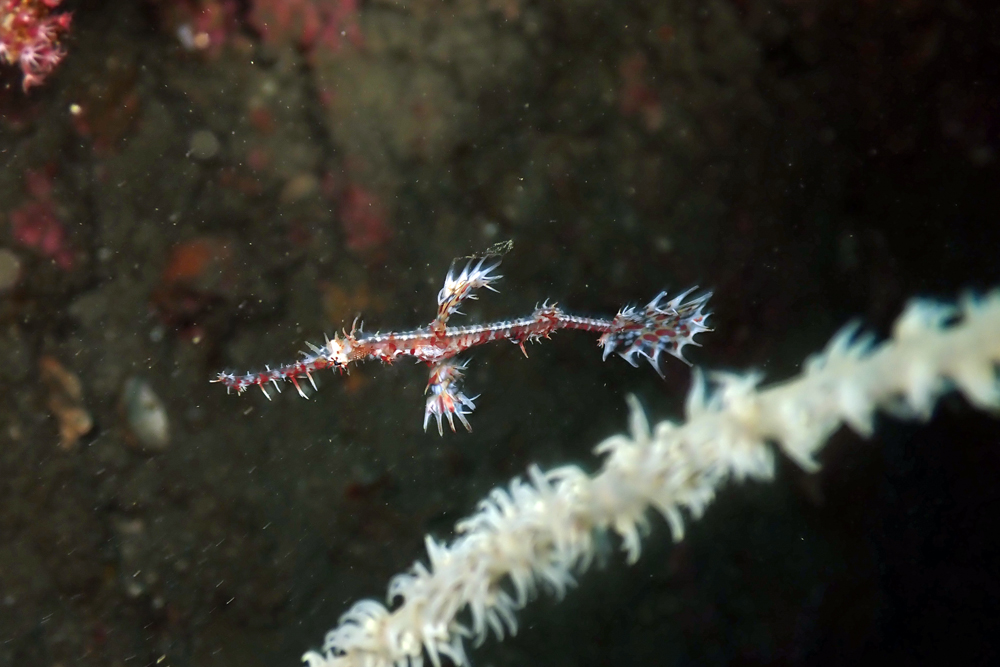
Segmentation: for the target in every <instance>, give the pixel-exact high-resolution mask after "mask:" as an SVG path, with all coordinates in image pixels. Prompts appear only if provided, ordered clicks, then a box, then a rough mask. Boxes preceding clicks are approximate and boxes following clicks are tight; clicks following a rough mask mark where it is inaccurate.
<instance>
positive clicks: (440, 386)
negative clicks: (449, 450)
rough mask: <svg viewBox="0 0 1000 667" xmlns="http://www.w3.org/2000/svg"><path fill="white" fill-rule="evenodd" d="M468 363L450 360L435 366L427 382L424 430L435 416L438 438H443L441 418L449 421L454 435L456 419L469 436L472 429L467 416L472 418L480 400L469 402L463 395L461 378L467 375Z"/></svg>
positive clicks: (474, 398) (470, 399)
mask: <svg viewBox="0 0 1000 667" xmlns="http://www.w3.org/2000/svg"><path fill="white" fill-rule="evenodd" d="M468 363H469V362H468V361H463V362H458V361H457V360H455V359H449V360H447V361H442V362H441V363H439V364H436V365H435V366H434V367H433V368H432V369H431V373H430V377H429V378H428V380H427V389H426V390H425V391H424V393H425V394H427V402H426V404H425V406H424V430H425V431H426V430H427V422H428V421H429V420H430V418H431V417H432V416H433V417H434V418H435V419H436V420H437V427H438V435H444V428H443V427H442V423H441V418H442V417H444V418H446V419H447V420H448V425H449V426H450V427H451V430H452V432H454V431H455V417H458V421H460V422H462V426H464V427H465V430H466V431H468V432H469V433H471V432H472V426H471V425H470V424H469V420H468V419H466V417H465V416H466V415H469V414H472V411H473V410H475V409H476V404H475V402H474V401H475V400H476V399H477V398H479V397H478V396H473V397H472V398H469V397H468V396H466V395H465V394H464V393H462V388H461V384H462V377H463V376H464V375H465V367H466V366H467V365H468Z"/></svg>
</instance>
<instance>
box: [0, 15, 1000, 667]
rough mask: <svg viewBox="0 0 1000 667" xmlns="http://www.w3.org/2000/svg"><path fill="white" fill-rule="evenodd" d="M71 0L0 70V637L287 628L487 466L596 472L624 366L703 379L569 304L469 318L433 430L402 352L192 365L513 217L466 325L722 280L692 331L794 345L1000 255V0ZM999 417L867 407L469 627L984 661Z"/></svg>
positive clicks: (239, 639) (10, 659)
mask: <svg viewBox="0 0 1000 667" xmlns="http://www.w3.org/2000/svg"><path fill="white" fill-rule="evenodd" d="M61 9H62V8H61ZM64 9H66V10H72V11H74V24H73V28H72V31H71V34H70V36H69V38H68V39H66V40H65V45H66V46H67V48H68V55H67V57H66V59H65V61H64V62H63V63H62V64H61V65H60V66H59V68H58V69H57V70H56V72H55V73H54V74H52V75H51V76H50V77H49V79H48V80H47V81H46V82H45V84H44V85H43V86H41V87H40V88H37V89H34V90H32V91H31V92H30V94H28V95H25V94H23V93H22V92H21V90H20V77H19V72H18V71H17V70H16V69H14V68H11V67H4V68H2V69H0V72H2V75H3V80H2V86H3V87H2V88H0V165H2V169H0V245H2V248H0V250H3V252H4V253H6V254H5V256H4V262H6V266H7V268H6V269H5V271H6V273H5V274H4V276H3V280H2V281H0V283H2V288H3V290H4V291H3V292H2V294H0V378H2V379H3V387H4V391H3V392H0V639H2V641H0V665H8V664H9V665H14V664H16V665H18V666H19V667H23V666H28V665H151V664H156V663H157V661H158V660H161V658H162V661H161V662H159V664H161V665H167V664H169V665H175V666H177V665H215V664H218V665H228V664H233V665H235V664H241V665H263V664H286V665H287V664H295V663H296V661H297V660H298V656H299V655H300V654H301V653H302V652H303V651H304V650H306V649H307V648H309V647H316V646H318V645H320V643H321V641H322V636H323V633H324V632H325V630H326V629H328V628H329V627H331V626H333V625H334V624H335V622H336V620H337V617H338V615H339V614H340V613H342V612H343V611H345V610H346V609H347V608H348V607H349V606H350V604H351V603H352V602H353V601H354V600H356V599H359V598H361V597H369V596H371V597H380V596H381V595H382V594H383V592H384V590H385V585H386V583H387V582H388V580H389V578H390V577H391V576H392V575H393V574H394V573H396V572H399V571H402V570H404V569H405V568H406V567H408V566H409V564H410V563H412V561H413V560H414V559H416V558H418V557H420V555H421V549H422V537H423V535H424V534H425V533H428V532H429V533H431V534H434V535H435V536H436V537H438V538H439V539H444V538H446V537H447V536H448V535H449V534H450V530H451V526H452V525H453V524H454V522H455V521H456V520H457V519H459V518H461V517H462V516H464V515H465V514H467V513H469V512H470V511H471V510H472V509H473V508H474V505H475V502H476V500H477V499H478V498H480V497H481V496H483V495H484V494H485V493H486V492H488V491H489V489H490V488H492V487H493V486H495V485H498V484H502V483H505V482H506V480H508V479H510V477H512V476H513V475H517V474H521V473H523V471H524V470H525V468H526V467H527V465H529V464H530V463H538V464H541V465H542V466H553V465H557V464H562V463H566V462H577V463H580V464H582V465H584V466H586V467H588V468H593V467H596V465H597V461H596V460H595V459H594V458H593V457H592V456H591V454H590V449H591V448H592V446H593V445H595V444H597V443H598V442H599V441H600V440H601V439H603V438H605V437H607V436H608V435H610V434H612V433H615V432H618V431H620V430H622V429H624V428H625V424H626V412H625V406H624V396H625V395H626V394H627V393H628V392H634V393H636V394H638V395H639V396H640V398H641V400H642V401H643V403H644V404H645V405H646V406H647V407H648V410H649V413H650V415H651V416H652V417H654V418H657V419H662V418H671V417H672V418H677V417H678V416H679V415H680V414H681V408H682V404H683V398H684V394H685V392H686V390H687V387H688V382H689V377H690V373H689V370H688V368H686V367H685V366H684V365H683V364H680V363H679V362H676V361H672V362H669V363H668V364H667V365H666V368H665V370H666V380H665V381H661V380H660V379H659V377H658V376H657V375H656V373H654V372H653V371H652V370H651V369H650V368H648V367H644V368H639V369H633V368H631V367H630V366H628V365H627V364H626V363H624V362H623V361H621V360H620V359H617V358H615V359H609V360H608V361H607V362H606V363H602V362H601V360H600V350H598V349H597V348H596V347H595V346H594V341H593V340H592V339H590V338H588V337H587V336H586V335H584V334H578V333H574V332H566V333H560V334H558V335H556V336H555V337H554V338H553V340H552V341H550V342H547V343H545V344H544V345H538V346H533V347H531V348H529V353H530V355H531V358H530V359H524V358H522V357H521V355H520V352H519V351H518V350H517V349H516V348H515V347H513V346H509V345H506V344H502V345H501V344H498V345H497V346H495V347H491V348H486V349H481V350H476V351H474V353H473V354H472V355H471V364H470V366H469V372H468V379H467V389H468V393H469V394H473V395H474V394H481V398H480V399H479V401H478V405H479V407H478V408H477V410H476V412H475V414H474V415H473V416H472V418H471V421H472V424H473V427H474V429H475V433H474V434H472V435H469V434H466V433H458V434H456V435H452V434H450V433H448V434H446V436H445V437H443V438H439V437H438V436H437V434H436V433H433V434H424V433H423V431H422V429H421V421H422V406H423V397H422V391H423V388H424V383H425V381H426V375H425V371H424V370H423V369H422V368H419V367H414V366H413V365H411V364H408V363H400V364H396V365H394V366H392V367H381V366H379V365H377V364H376V363H368V364H365V365H363V366H361V367H359V368H357V369H356V370H355V371H354V372H353V373H352V374H351V375H350V376H349V377H337V376H331V375H325V376H323V377H322V378H321V383H322V384H321V387H320V391H319V393H318V395H316V396H315V397H314V400H310V401H303V400H301V399H299V398H297V397H296V396H295V395H294V393H293V392H285V393H284V394H282V395H281V396H277V397H275V400H274V401H272V402H268V401H266V400H265V399H264V397H263V396H261V395H260V394H259V392H252V393H250V394H249V395H245V396H243V397H240V398H237V397H235V396H226V394H225V392H224V391H223V390H222V389H221V388H220V387H219V386H218V385H210V384H209V383H208V380H209V379H211V378H212V377H213V376H214V375H215V373H217V372H218V371H220V370H223V369H227V368H228V369H240V370H244V369H259V368H262V367H263V366H264V365H265V364H272V365H273V364H275V363H282V362H286V361H290V360H292V359H293V358H294V357H295V356H296V354H297V351H298V350H299V349H302V348H304V347H305V342H306V341H313V342H319V341H321V340H322V337H323V333H324V332H327V333H332V332H333V331H336V330H339V329H340V327H342V326H349V324H350V322H351V320H353V318H354V317H355V315H357V314H359V313H360V314H362V315H363V317H364V319H365V321H366V325H367V328H369V329H372V330H375V329H382V330H388V329H398V328H404V329H405V328H412V327H415V326H419V325H422V324H424V323H426V322H427V321H429V320H430V319H431V318H432V317H433V314H434V304H435V302H434V297H435V295H436V293H437V290H438V289H439V287H440V283H441V280H442V279H443V277H444V274H445V273H446V271H447V269H448V267H449V265H450V263H451V260H452V259H453V258H455V257H459V256H463V255H468V254H471V253H474V252H477V251H481V250H483V249H484V248H486V247H487V246H489V245H490V244H492V243H495V242H497V241H502V240H507V239H510V240H513V241H514V250H513V252H511V253H510V254H509V255H508V256H507V257H506V258H505V260H504V265H503V270H502V273H503V274H504V276H505V277H504V280H503V281H502V282H501V283H499V284H498V287H499V288H500V289H501V292H502V293H501V294H499V295H494V294H492V293H490V294H486V295H484V297H483V298H482V299H481V300H480V301H478V302H474V303H472V304H470V306H469V307H468V308H467V309H466V311H467V312H468V315H469V318H468V319H469V320H470V321H485V320H486V319H492V318H506V317H512V316H519V315H522V314H527V313H528V312H530V310H531V309H532V308H533V307H534V305H535V304H536V303H539V302H541V301H543V300H544V299H546V298H549V299H555V300H557V301H558V302H559V303H560V305H561V306H562V307H564V308H565V309H567V310H569V311H571V312H577V313H580V314H595V315H597V314H606V315H611V314H613V313H614V312H616V311H617V309H618V308H620V307H622V306H623V305H625V304H628V303H640V302H645V301H646V300H648V299H650V298H651V297H652V296H654V295H655V294H656V293H657V292H658V291H659V290H660V289H663V288H668V289H670V290H677V289H683V288H686V287H687V286H690V285H693V284H700V285H702V286H705V287H708V288H710V289H713V290H714V291H715V296H714V297H713V300H712V309H713V311H714V313H715V314H714V316H713V319H712V322H713V326H714V327H715V331H714V332H713V333H710V334H705V335H704V336H702V338H701V341H702V342H703V343H704V346H705V347H704V348H703V349H700V350H696V351H695V353H694V354H693V355H692V358H693V359H694V360H695V362H696V363H697V364H699V365H703V366H706V367H710V368H716V369H748V368H759V369H762V370H764V371H765V372H766V373H767V376H768V377H769V378H773V379H780V378H783V377H787V376H788V375H790V374H792V373H794V372H796V371H797V369H798V365H799V363H800V362H801V360H802V359H804V358H805V357H806V356H807V355H808V354H809V353H810V352H813V351H816V350H818V349H820V348H821V347H822V345H823V344H824V343H825V342H826V341H827V340H828V339H829V337H830V336H831V335H832V334H833V333H834V332H835V331H836V330H837V329H838V328H839V327H840V326H841V325H842V324H844V323H846V322H847V321H848V320H850V319H853V318H857V319H860V320H861V321H862V322H864V323H865V324H866V325H867V326H868V327H869V328H870V329H872V330H874V331H876V332H878V333H879V334H885V333H886V332H887V330H888V328H889V326H890V324H891V322H892V320H893V318H894V317H895V316H896V315H897V314H898V313H899V311H900V309H901V308H902V305H903V304H904V303H905V301H906V300H907V299H908V298H910V297H911V296H929V297H937V298H953V297H955V296H957V295H959V294H961V293H962V292H963V291H964V290H969V289H972V290H984V289H987V288H989V287H991V286H996V285H998V284H1000V269H998V264H997V248H998V247H1000V246H998V240H1000V238H998V237H1000V232H998V229H1000V227H998V225H997V210H998V208H1000V201H998V200H1000V196H998V187H997V183H998V175H1000V170H998V160H997V158H998V155H997V151H998V149H1000V78H998V75H997V62H998V56H1000V9H998V8H997V7H996V5H995V3H992V2H986V1H983V2H973V1H971V0H953V1H952V2H931V1H930V0H846V1H845V0H839V1H834V0H783V1H781V0H774V1H771V0H709V1H701V0H699V1H695V0H660V1H658V2H640V1H626V2H598V1H597V0H549V1H543V2H535V1H531V0H452V1H448V0H412V1H406V0H368V1H361V2H360V3H358V4H357V6H355V5H354V3H352V2H350V1H349V0H303V2H300V3H295V2H291V1H290V0H244V1H242V2H225V1H223V0H202V1H200V2H199V1H196V0H190V1H186V2H185V1H170V0H160V1H159V2H97V1H96V0H94V1H87V0H81V1H80V2H75V3H74V2H70V0H66V2H65V7H64ZM305 10H316V11H317V14H316V16H317V17H318V18H317V21H318V22H319V23H318V25H319V28H320V29H319V30H318V32H316V31H312V30H311V24H310V23H309V22H308V21H305V20H303V16H305V14H304V13H303V12H304V11H305ZM186 30H187V31H191V32H192V33H194V34H199V33H204V34H205V35H206V36H207V37H206V39H207V41H205V42H203V44H204V45H206V48H204V49H198V48H193V49H189V48H186V47H185V46H184V45H183V43H182V40H181V39H180V38H179V37H178V35H185V34H188V33H187V32H185V31H186ZM25 230H27V231H28V232H30V231H32V230H33V231H35V232H39V230H41V232H44V233H45V234H48V236H45V235H44V234H43V235H42V236H44V238H46V239H48V241H47V242H46V243H44V244H43V243H34V244H33V243H32V242H31V241H30V238H35V237H37V236H38V234H35V237H31V235H30V234H28V235H27V236H26V235H25V234H26V231H25ZM12 264H13V268H11V266H12ZM0 273H3V272H0ZM998 335H1000V334H998ZM272 393H273V392H272ZM150 394H152V395H153V396H155V397H156V399H155V400H153V399H149V395H150ZM81 415H83V417H89V419H90V420H91V421H92V423H93V428H92V429H91V430H90V431H88V432H87V433H86V434H85V435H84V434H81V433H80V431H82V430H83V429H82V428H77V429H76V430H74V428H73V427H74V424H78V423H79V420H80V419H81V418H82V417H81ZM164 417H165V418H166V419H167V420H168V423H169V440H168V441H166V442H164V441H162V440H157V439H156V437H155V434H156V433H157V432H159V431H157V423H158V422H157V419H160V418H164ZM74 420H76V421H74ZM84 421H85V420H84ZM61 427H62V428H63V432H62V434H61V431H60V428H61ZM432 430H433V429H432ZM150 432H152V433H153V435H152V436H151V435H149V434H150ZM998 440H1000V427H998V422H996V421H993V420H992V419H991V418H990V417H989V416H984V415H982V414H978V413H976V412H974V411H972V410H971V409H970V408H969V407H968V406H967V405H966V404H965V403H964V402H963V401H962V400H960V399H957V398H950V399H948V400H946V401H944V402H943V403H942V404H941V406H940V407H939V409H938V411H937V414H936V415H935V417H934V419H933V420H932V421H931V422H930V423H929V424H927V425H912V424H901V423H898V422H894V421H892V420H891V419H885V420H882V422H881V423H880V428H879V436H878V438H877V440H875V441H873V442H863V441H861V440H859V439H858V438H856V437H855V436H854V435H853V434H851V433H849V432H846V431H845V432H842V433H839V434H838V435H837V436H835V437H834V438H833V440H832V441H831V444H830V446H829V447H828V448H827V449H826V450H825V451H824V453H823V457H822V460H823V463H824V468H823V470H822V471H821V472H820V473H818V474H816V475H813V476H808V475H805V474H804V473H802V472H801V471H798V470H797V469H795V468H794V466H792V465H791V464H790V463H787V462H786V463H784V464H783V465H781V466H780V471H779V475H778V479H777V480H776V482H775V483H774V484H772V485H767V486H760V485H752V484H748V485H742V486H736V487H731V488H729V489H727V490H725V491H724V492H723V494H722V495H721V497H720V498H719V500H718V501H717V502H716V504H715V506H713V507H712V508H711V509H710V510H709V512H708V514H707V516H706V517H705V518H704V519H703V520H701V521H699V522H696V523H694V524H693V525H692V526H691V528H690V531H689V535H688V538H687V539H686V541H685V542H684V543H682V544H679V545H670V544H669V539H668V532H667V530H666V528H665V526H663V525H662V523H660V522H659V520H657V521H655V522H654V530H653V533H652V536H651V537H650V539H649V541H648V543H647V547H646V549H645V551H644V554H643V558H642V560H641V561H640V563H639V564H638V565H636V566H634V567H631V568H629V567H626V566H624V565H623V564H622V558H621V557H620V556H619V555H618V554H617V553H616V549H617V544H614V543H612V544H609V548H610V550H611V551H610V553H611V556H610V557H609V558H608V564H607V566H606V568H605V569H604V571H602V572H598V573H594V572H592V573H589V574H587V575H585V576H584V577H582V582H581V586H580V588H579V589H578V590H575V591H573V592H572V593H570V595H569V596H568V599H566V600H564V601H562V602H561V603H558V604H554V603H553V602H552V601H550V600H541V601H539V602H538V603H536V604H535V605H533V606H532V607H531V608H530V609H529V610H527V611H526V612H525V613H524V614H523V616H522V617H521V618H522V621H523V623H522V629H521V632H520V633H519V635H518V637H517V638H516V639H515V640H512V641H507V642H504V643H503V644H498V643H496V642H492V641H491V642H488V643H487V645H486V647H484V648H483V649H482V650H480V651H476V652H474V653H473V654H472V659H473V661H474V662H475V664H479V665H489V664H494V665H507V664H511V665H513V664H519V665H525V664H539V665H561V664H566V665H603V664H608V665H611V664H613V665H627V664H649V663H655V664H671V665H681V664H701V665H717V664H718V665H722V664H727V665H763V664H790V665H791V664H810V665H823V664H844V663H847V662H851V663H855V664H859V663H865V662H875V661H880V662H886V661H900V662H905V663H907V664H932V663H939V662H941V661H948V662H951V663H954V664H967V665H977V664H982V665H985V664H996V663H997V661H998V659H1000V656H998V655H997V653H998V652H1000V649H998V648H997V644H996V641H995V640H994V639H993V636H994V635H995V634H996V632H997V630H998V625H1000V624H998V619H1000V608H998V607H1000V603H998V601H997V600H998V592H1000V591H998V588H1000V584H998V574H1000V571H998V566H997V562H998V557H1000V544H998V535H1000V530H998V529H1000V526H998V519H997V517H998V510H1000V492H998V491H997V490H996V485H995V479H996V476H997V471H998V470H1000V460H998V454H997V452H998V449H997V445H998V444H1000V442H998Z"/></svg>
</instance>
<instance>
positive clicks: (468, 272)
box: [431, 255, 503, 330]
mask: <svg viewBox="0 0 1000 667" xmlns="http://www.w3.org/2000/svg"><path fill="white" fill-rule="evenodd" d="M500 259H501V258H500V257H497V256H496V255H487V256H486V257H482V258H480V259H479V261H478V262H477V261H475V260H474V259H473V260H469V262H468V263H467V264H466V265H465V268H464V269H462V271H461V272H459V273H458V274H457V275H456V274H455V267H454V265H453V266H452V267H451V269H449V270H448V275H447V276H445V278H444V287H442V288H441V291H440V292H438V296H437V302H438V314H437V317H436V318H435V319H434V322H433V324H432V325H431V327H432V328H433V329H435V330H438V329H444V327H445V326H447V324H448V318H449V317H451V316H452V315H453V314H454V313H457V312H458V307H459V305H460V304H461V303H462V302H463V301H465V300H466V299H475V298H476V294H475V291H476V290H477V289H480V288H483V287H485V288H486V289H488V290H491V291H493V292H496V291H497V290H496V288H494V287H492V285H491V283H495V282H496V281H498V280H500V279H501V278H503V276H501V275H497V274H495V273H493V272H494V271H496V269H497V267H498V266H500Z"/></svg>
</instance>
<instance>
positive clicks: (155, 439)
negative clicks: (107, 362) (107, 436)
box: [121, 376, 170, 452]
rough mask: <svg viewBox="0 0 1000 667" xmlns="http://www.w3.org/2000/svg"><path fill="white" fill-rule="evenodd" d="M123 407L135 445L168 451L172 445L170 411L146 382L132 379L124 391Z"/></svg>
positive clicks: (146, 448)
mask: <svg viewBox="0 0 1000 667" xmlns="http://www.w3.org/2000/svg"><path fill="white" fill-rule="evenodd" d="M121 405H122V411H123V413H124V415H125V421H126V423H127V424H128V429H129V433H130V434H131V435H132V436H133V442H134V444H136V445H137V446H138V447H139V448H140V449H142V450H145V451H153V452H162V451H163V450H165V449H166V448H167V445H168V444H170V420H169V418H168V416H167V408H166V406H165V405H164V404H163V401H162V400H160V397H159V396H157V395H156V392H155V391H153V388H152V387H151V386H150V385H149V383H148V382H147V381H146V380H144V379H142V378H140V377H136V376H133V377H130V378H129V379H128V380H127V381H126V382H125V389H124V390H123V391H122V402H121Z"/></svg>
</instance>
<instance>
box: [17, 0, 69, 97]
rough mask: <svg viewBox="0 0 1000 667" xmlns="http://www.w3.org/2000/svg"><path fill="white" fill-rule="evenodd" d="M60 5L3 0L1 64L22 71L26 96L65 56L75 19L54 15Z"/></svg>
mask: <svg viewBox="0 0 1000 667" xmlns="http://www.w3.org/2000/svg"><path fill="white" fill-rule="evenodd" d="M60 4H62V0H0V63H6V64H8V65H16V66H19V67H20V68H21V71H22V72H23V73H24V79H23V82H22V84H21V85H22V87H23V88H24V90H25V92H27V91H28V89H29V88H31V87H32V86H37V85H39V84H41V83H42V82H43V81H44V80H45V77H47V76H48V75H49V74H50V73H51V72H52V70H53V69H55V67H56V65H58V64H59V63H60V62H61V61H62V59H63V58H64V57H65V56H66V49H65V48H64V47H63V45H62V39H63V38H64V37H65V36H66V35H67V34H68V33H69V26H70V22H71V20H72V17H73V15H72V13H71V12H63V13H61V14H56V13H53V10H54V9H55V8H56V7H58V6H59V5H60Z"/></svg>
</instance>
